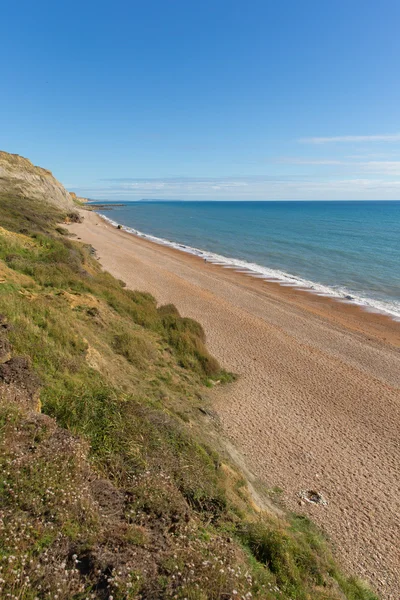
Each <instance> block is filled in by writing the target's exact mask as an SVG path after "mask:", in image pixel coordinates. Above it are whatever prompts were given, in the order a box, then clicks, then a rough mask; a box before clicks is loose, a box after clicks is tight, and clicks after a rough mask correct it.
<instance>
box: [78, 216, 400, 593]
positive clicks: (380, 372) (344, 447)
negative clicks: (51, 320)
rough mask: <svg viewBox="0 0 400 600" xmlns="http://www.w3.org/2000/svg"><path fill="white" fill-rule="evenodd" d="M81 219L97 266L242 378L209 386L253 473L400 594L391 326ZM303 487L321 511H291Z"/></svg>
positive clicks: (399, 417)
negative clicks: (183, 324)
mask: <svg viewBox="0 0 400 600" xmlns="http://www.w3.org/2000/svg"><path fill="white" fill-rule="evenodd" d="M83 214H84V217H85V220H84V223H82V224H76V225H71V226H70V229H71V230H72V231H73V232H74V233H75V234H76V235H77V236H78V237H79V238H81V239H82V241H85V242H87V243H90V244H92V245H93V246H94V247H95V248H96V250H97V253H98V256H99V259H100V263H101V264H102V265H103V267H104V268H105V269H106V270H108V271H110V272H111V273H112V274H113V275H115V276H116V277H118V278H119V279H123V280H124V281H125V282H126V283H127V285H128V286H129V287H132V288H135V289H141V290H145V291H148V292H151V293H152V294H153V295H154V296H155V297H156V298H157V300H158V301H159V302H160V303H169V302H172V303H174V304H175V305H176V306H177V307H178V309H179V310H180V312H181V313H182V314H183V315H185V316H190V317H193V318H195V319H197V320H199V321H200V322H201V323H202V325H203V326H204V328H205V331H206V334H207V343H208V347H209V349H210V351H211V352H212V353H213V354H214V355H215V356H216V357H217V358H218V359H219V361H220V362H221V364H222V365H223V366H224V367H225V368H227V369H229V370H232V371H234V372H236V373H238V374H239V375H240V378H239V380H238V382H236V383H235V384H234V385H232V386H227V387H225V388H223V387H222V388H220V389H218V390H216V391H215V409H216V411H217V412H218V414H219V416H220V419H221V422H222V424H223V427H224V430H225V432H226V435H227V436H228V437H229V438H230V440H231V441H232V442H233V443H234V444H235V446H236V447H237V448H238V449H239V451H240V452H241V453H242V454H243V455H244V457H245V460H246V463H247V465H248V466H249V468H250V469H251V470H252V471H253V472H255V473H256V474H257V475H258V476H259V477H260V478H261V479H262V480H263V481H265V482H266V484H267V485H268V486H269V487H271V488H272V487H274V486H278V487H280V488H282V489H283V500H284V502H285V503H286V505H287V506H288V507H289V508H292V509H294V510H296V511H298V512H303V513H304V514H307V515H308V516H310V517H311V518H312V519H313V520H314V521H315V522H317V523H318V524H319V525H321V526H322V527H323V528H324V529H325V531H326V532H327V533H328V535H329V536H330V537H331V539H332V542H333V544H334V546H335V548H336V553H337V555H338V557H339V559H340V560H341V562H342V564H344V565H345V566H348V567H349V568H350V569H351V570H352V572H353V573H355V574H357V575H358V576H360V577H361V578H363V579H366V580H368V581H369V582H371V584H372V585H373V587H375V588H376V589H377V591H378V592H379V594H380V595H381V597H382V598H385V599H388V600H389V599H390V600H398V599H399V597H400V551H399V539H400V471H399V465H400V350H399V349H400V324H399V323H395V322H393V321H391V320H390V319H389V318H386V317H383V316H380V315H374V314H370V313H366V312H364V311H362V310H361V309H359V308H357V307H355V306H352V305H345V304H341V303H338V302H335V301H333V300H331V299H328V298H320V297H318V296H313V295H311V294H308V293H306V292H301V291H299V290H293V289H291V288H287V287H282V286H279V285H278V284H275V283H271V282H268V283H266V282H263V281H261V280H259V279H255V278H250V277H248V276H247V275H245V274H240V273H235V272H233V271H231V270H229V269H223V268H221V267H219V266H216V265H212V264H209V263H204V262H203V261H202V260H201V259H199V258H197V257H195V256H191V255H188V254H184V253H182V252H179V251H176V250H173V249H171V248H166V247H163V246H159V245H157V244H154V243H152V242H149V241H147V240H144V239H140V238H136V237H134V236H133V235H131V234H128V233H125V232H123V231H118V230H116V229H115V228H114V227H112V226H111V225H108V224H106V223H105V222H104V221H102V220H101V219H100V218H99V217H98V216H97V215H96V214H95V213H90V212H89V213H88V212H84V213H83ZM309 489H316V490H318V491H321V492H322V493H323V495H324V496H325V497H326V498H327V500H328V505H327V506H316V505H311V504H308V503H306V504H304V505H302V506H300V505H299V492H300V491H301V490H309Z"/></svg>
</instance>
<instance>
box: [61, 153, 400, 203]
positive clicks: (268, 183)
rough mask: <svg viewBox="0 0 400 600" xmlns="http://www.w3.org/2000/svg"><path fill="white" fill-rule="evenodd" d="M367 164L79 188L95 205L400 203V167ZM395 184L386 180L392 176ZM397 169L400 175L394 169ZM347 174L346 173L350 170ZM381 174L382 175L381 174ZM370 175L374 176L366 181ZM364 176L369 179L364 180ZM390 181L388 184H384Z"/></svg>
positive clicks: (118, 183) (115, 183) (142, 181)
mask: <svg viewBox="0 0 400 600" xmlns="http://www.w3.org/2000/svg"><path fill="white" fill-rule="evenodd" d="M371 163H374V161H370V163H363V165H361V166H360V167H359V168H357V176H355V173H354V171H352V177H345V176H342V177H340V178H337V179H336V178H332V177H329V178H325V177H320V178H318V179H316V178H308V179H301V178H293V179H291V180H288V179H284V178H280V177H279V176H277V177H276V178H268V177H265V178H262V177H258V178H243V179H241V180H239V181H238V179H232V180H229V179H228V178H225V179H217V178H216V179H213V178H210V179H208V180H207V179H204V180H201V179H197V180H196V179H192V180H191V179H189V178H182V179H179V178H176V179H174V180H170V179H165V180H161V179H157V180H151V179H149V180H140V181H130V182H124V183H122V182H110V184H109V185H107V186H105V185H103V186H100V185H93V186H92V187H90V188H89V187H87V188H78V189H75V190H73V191H77V192H78V194H79V195H82V196H86V197H89V198H94V199H97V200H106V199H108V200H141V199H144V198H145V199H163V200H398V199H400V164H399V165H398V167H397V165H393V166H390V167H389V166H388V165H386V166H383V165H376V164H371ZM389 168H390V169H392V170H391V171H390V173H389V175H391V176H392V177H393V180H392V181H390V180H389V179H388V172H386V171H384V169H389ZM397 168H398V169H399V171H398V172H397V171H396V169H397ZM347 172H348V171H347ZM381 172H382V175H380V176H379V175H378V173H381ZM368 173H371V175H372V173H373V176H371V177H368ZM363 174H365V177H363ZM385 178H386V179H385Z"/></svg>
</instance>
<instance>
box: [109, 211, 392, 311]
mask: <svg viewBox="0 0 400 600" xmlns="http://www.w3.org/2000/svg"><path fill="white" fill-rule="evenodd" d="M98 214H99V215H100V216H101V217H102V219H104V220H105V221H107V222H108V223H110V224H111V225H113V226H114V227H117V226H118V225H119V224H118V223H116V222H115V221H113V219H110V218H109V217H107V216H106V215H103V214H101V213H98ZM122 229H123V230H124V231H126V232H128V233H131V234H133V235H135V236H137V237H140V238H144V239H146V240H150V241H151V242H154V243H156V244H159V245H161V246H167V247H169V248H175V249H176V250H180V251H181V252H186V253H187V254H193V255H194V256H198V257H200V258H203V259H206V260H207V262H210V263H212V264H215V265H219V266H221V267H224V268H227V269H233V270H235V271H238V272H240V273H244V274H246V275H249V276H251V277H256V278H257V279H263V280H265V281H273V282H276V283H279V284H280V285H282V286H288V287H296V288H298V289H301V290H302V291H305V292H310V293H313V294H316V295H317V296H325V297H330V298H334V299H335V300H339V301H340V302H344V303H347V304H356V305H357V306H360V307H361V308H363V309H364V310H367V311H369V312H375V313H380V314H385V315H387V316H390V317H391V318H392V319H393V320H395V321H399V322H400V302H393V301H392V302H387V301H384V300H377V299H374V298H368V297H364V296H360V295H359V294H358V293H355V292H353V291H351V290H348V289H347V288H345V287H339V286H329V285H325V284H322V283H318V282H315V281H310V280H308V279H303V278H302V277H298V276H297V275H291V274H290V273H286V272H285V271H281V270H279V269H271V268H270V267H264V266H262V265H259V264H257V263H250V262H247V261H246V260H241V259H238V258H228V257H227V256H223V255H222V254H216V253H215V252H209V251H207V250H201V249H199V248H194V247H192V246H188V245H187V244H181V243H178V242H174V241H173V240H166V239H163V238H159V237H156V236H154V235H151V234H149V233H143V232H142V231H138V230H137V229H134V228H133V227H127V226H124V225H123V226H122Z"/></svg>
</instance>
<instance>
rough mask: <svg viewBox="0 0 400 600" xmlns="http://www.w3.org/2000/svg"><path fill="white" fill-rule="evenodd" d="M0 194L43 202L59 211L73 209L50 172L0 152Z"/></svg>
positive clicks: (17, 157) (66, 193)
mask: <svg viewBox="0 0 400 600" xmlns="http://www.w3.org/2000/svg"><path fill="white" fill-rule="evenodd" d="M0 194H8V195H11V196H17V197H22V198H27V199H34V200H44V201H45V202H47V203H50V204H52V205H54V206H55V207H57V208H60V209H71V208H73V207H74V200H73V198H72V196H71V194H70V193H69V192H67V190H66V189H65V188H64V187H63V186H62V185H61V183H60V182H59V181H57V179H56V178H55V177H54V176H53V174H52V173H51V172H50V171H48V170H47V169H42V168H41V167H36V166H35V165H33V164H32V163H31V161H30V160H28V159H27V158H24V157H23V156H19V155H18V154H9V153H8V152H2V151H0ZM74 196H75V195H74Z"/></svg>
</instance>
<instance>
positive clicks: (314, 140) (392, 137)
mask: <svg viewBox="0 0 400 600" xmlns="http://www.w3.org/2000/svg"><path fill="white" fill-rule="evenodd" d="M298 141H299V142H303V143H306V144H329V143H335V142H400V133H391V134H382V135H336V136H332V137H308V138H301V139H300V140H298Z"/></svg>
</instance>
